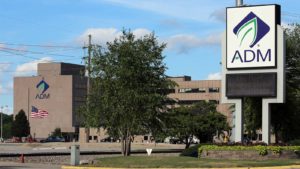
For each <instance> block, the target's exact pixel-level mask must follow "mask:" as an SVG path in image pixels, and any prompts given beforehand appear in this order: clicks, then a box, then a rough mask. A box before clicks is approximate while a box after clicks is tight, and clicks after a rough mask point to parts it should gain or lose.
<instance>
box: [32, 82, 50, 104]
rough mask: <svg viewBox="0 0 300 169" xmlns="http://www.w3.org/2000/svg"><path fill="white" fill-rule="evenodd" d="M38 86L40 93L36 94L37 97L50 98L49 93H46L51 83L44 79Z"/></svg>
mask: <svg viewBox="0 0 300 169" xmlns="http://www.w3.org/2000/svg"><path fill="white" fill-rule="evenodd" d="M36 88H37V89H39V91H40V93H38V94H37V95H36V96H35V99H48V98H49V97H50V94H49V93H45V92H46V91H47V90H48V89H49V85H48V83H46V82H45V81H44V79H43V80H41V81H40V82H39V83H38V84H37V85H36Z"/></svg>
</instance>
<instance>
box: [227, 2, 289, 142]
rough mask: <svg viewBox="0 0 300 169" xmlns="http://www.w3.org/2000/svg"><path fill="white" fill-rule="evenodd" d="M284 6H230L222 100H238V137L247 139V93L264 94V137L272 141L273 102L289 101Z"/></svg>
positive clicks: (236, 109) (234, 128) (261, 95)
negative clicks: (245, 109) (245, 120)
mask: <svg viewBox="0 0 300 169" xmlns="http://www.w3.org/2000/svg"><path fill="white" fill-rule="evenodd" d="M284 65H285V44H284V33H283V28H282V27H281V26H280V6H278V5H261V6H242V7H234V8H227V26H226V33H224V34H223V36H222V89H223V90H224V91H222V92H221V93H222V99H221V102H222V103H234V104H235V112H234V123H235V124H234V126H233V133H234V141H235V142H242V141H243V113H242V112H243V110H242V108H243V103H242V98H243V97H262V103H263V104H262V111H263V112H262V123H263V124H262V141H263V142H265V143H267V144H269V143H270V109H269V104H270V103H284V101H285V66H284Z"/></svg>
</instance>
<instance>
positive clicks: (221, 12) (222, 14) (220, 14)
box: [210, 8, 226, 22]
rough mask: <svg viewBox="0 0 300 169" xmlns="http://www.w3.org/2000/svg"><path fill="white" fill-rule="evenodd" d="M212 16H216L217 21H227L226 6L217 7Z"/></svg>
mask: <svg viewBox="0 0 300 169" xmlns="http://www.w3.org/2000/svg"><path fill="white" fill-rule="evenodd" d="M210 17H211V18H214V19H215V20H217V21H221V22H226V11H225V8H222V9H217V10H215V11H214V12H213V13H211V14H210Z"/></svg>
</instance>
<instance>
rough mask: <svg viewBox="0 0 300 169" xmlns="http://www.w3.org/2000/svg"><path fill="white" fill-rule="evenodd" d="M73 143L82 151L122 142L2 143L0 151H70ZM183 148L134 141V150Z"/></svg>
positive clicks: (107, 148) (106, 148)
mask: <svg viewBox="0 0 300 169" xmlns="http://www.w3.org/2000/svg"><path fill="white" fill-rule="evenodd" d="M71 145H80V150H81V151H110V152H114V151H120V150H121V144H120V143H73V142H72V143H0V153H13V154H14V153H24V154H27V153H38V152H70V150H69V147H70V146H71ZM146 148H151V149H183V148H184V145H183V144H165V143H158V144H156V145H155V144H154V143H133V144H132V150H141V149H144V150H145V149H146Z"/></svg>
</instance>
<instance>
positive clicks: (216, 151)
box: [198, 145, 300, 160]
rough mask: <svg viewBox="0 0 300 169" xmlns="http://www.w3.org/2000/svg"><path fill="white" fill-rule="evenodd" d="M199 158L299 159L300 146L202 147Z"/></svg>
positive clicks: (199, 150)
mask: <svg viewBox="0 0 300 169" xmlns="http://www.w3.org/2000/svg"><path fill="white" fill-rule="evenodd" d="M198 157H199V158H210V159H248V160H249V159H252V160H266V159H299V158H300V146H263V145H257V146H237V145H233V146H229V145H201V146H199V148H198Z"/></svg>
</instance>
